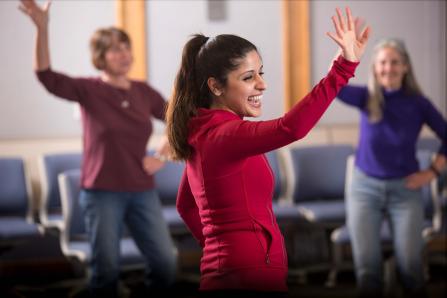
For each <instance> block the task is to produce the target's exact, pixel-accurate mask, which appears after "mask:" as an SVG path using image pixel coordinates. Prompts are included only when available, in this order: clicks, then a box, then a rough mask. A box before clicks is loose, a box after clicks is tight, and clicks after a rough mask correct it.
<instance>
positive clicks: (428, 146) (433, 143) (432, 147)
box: [416, 137, 441, 152]
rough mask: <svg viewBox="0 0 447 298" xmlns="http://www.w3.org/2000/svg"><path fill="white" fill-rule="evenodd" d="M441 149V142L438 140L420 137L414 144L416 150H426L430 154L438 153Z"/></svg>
mask: <svg viewBox="0 0 447 298" xmlns="http://www.w3.org/2000/svg"><path fill="white" fill-rule="evenodd" d="M440 147H441V141H440V140H439V139H438V138H433V137H422V138H419V139H418V141H417V143H416V149H417V150H427V151H431V152H438V150H439V148H440Z"/></svg>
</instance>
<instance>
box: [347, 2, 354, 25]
mask: <svg viewBox="0 0 447 298" xmlns="http://www.w3.org/2000/svg"><path fill="white" fill-rule="evenodd" d="M346 17H347V18H348V30H354V28H355V26H354V21H353V19H352V14H351V9H350V8H349V7H348V6H346Z"/></svg>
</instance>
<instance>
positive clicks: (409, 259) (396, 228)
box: [347, 168, 424, 296]
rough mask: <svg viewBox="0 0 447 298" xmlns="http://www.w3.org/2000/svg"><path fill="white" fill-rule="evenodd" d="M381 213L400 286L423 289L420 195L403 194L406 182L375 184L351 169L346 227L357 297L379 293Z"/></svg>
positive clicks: (368, 177)
mask: <svg viewBox="0 0 447 298" xmlns="http://www.w3.org/2000/svg"><path fill="white" fill-rule="evenodd" d="M385 213H386V214H387V216H388V217H389V223H390V228H391V231H392V236H393V251H394V256H395V258H396V263H397V269H398V273H399V277H400V278H401V281H402V284H403V286H404V288H405V289H406V290H408V291H410V292H415V291H420V290H421V289H423V288H424V275H423V264H422V249H423V239H422V228H423V217H424V212H423V203H422V197H421V192H420V191H419V190H409V189H407V188H406V187H405V179H389V180H381V179H376V178H373V177H370V176H367V175H366V174H365V173H363V172H362V171H361V170H360V169H358V168H355V169H354V173H353V178H352V184H351V187H350V189H349V190H348V195H347V222H348V228H349V232H350V235H351V244H352V249H353V255H354V264H355V273H356V278H357V284H358V287H359V290H360V293H363V294H372V293H375V294H378V295H381V293H382V291H383V274H382V249H381V241H380V229H381V223H382V220H383V218H384V215H385ZM365 296H366V295H365Z"/></svg>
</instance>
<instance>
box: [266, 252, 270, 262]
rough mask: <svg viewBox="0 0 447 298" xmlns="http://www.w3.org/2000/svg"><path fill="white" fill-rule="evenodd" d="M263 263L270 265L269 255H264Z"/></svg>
mask: <svg viewBox="0 0 447 298" xmlns="http://www.w3.org/2000/svg"><path fill="white" fill-rule="evenodd" d="M265 263H266V264H270V256H269V253H267V254H266V255H265Z"/></svg>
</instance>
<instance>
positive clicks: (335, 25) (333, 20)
mask: <svg viewBox="0 0 447 298" xmlns="http://www.w3.org/2000/svg"><path fill="white" fill-rule="evenodd" d="M331 19H332V23H333V24H334V27H335V32H337V35H338V36H342V34H343V29H342V28H341V27H340V24H339V23H338V22H337V18H336V17H335V16H333V17H332V18H331Z"/></svg>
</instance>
